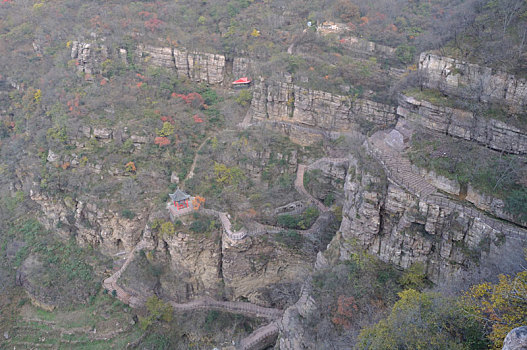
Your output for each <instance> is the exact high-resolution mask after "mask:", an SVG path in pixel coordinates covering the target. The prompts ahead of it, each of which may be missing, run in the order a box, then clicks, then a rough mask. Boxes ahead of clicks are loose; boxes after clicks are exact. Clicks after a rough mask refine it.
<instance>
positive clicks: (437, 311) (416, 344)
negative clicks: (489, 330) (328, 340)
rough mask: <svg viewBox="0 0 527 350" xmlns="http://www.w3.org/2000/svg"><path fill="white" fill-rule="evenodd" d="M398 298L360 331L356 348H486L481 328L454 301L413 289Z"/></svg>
mask: <svg viewBox="0 0 527 350" xmlns="http://www.w3.org/2000/svg"><path fill="white" fill-rule="evenodd" d="M399 297H400V300H399V301H398V302H396V303H395V305H394V306H393V308H392V311H391V313H390V315H389V316H388V317H387V318H386V319H384V320H381V321H380V322H379V323H377V324H376V325H374V326H372V327H369V328H366V329H363V330H362V331H361V333H360V336H359V341H358V342H357V344H356V346H355V349H356V350H366V349H368V350H370V349H371V350H377V349H378V350H399V349H437V350H443V349H452V350H456V349H459V350H465V349H481V350H483V349H487V343H486V340H485V337H484V335H483V332H482V329H481V328H480V326H479V325H478V324H477V322H476V320H474V319H473V318H471V317H470V316H468V315H467V314H465V313H464V311H463V310H462V308H461V307H459V305H457V303H456V302H455V301H453V300H449V299H447V298H445V297H442V296H441V295H440V294H437V293H420V292H417V291H415V290H413V289H408V290H405V291H403V292H401V293H399Z"/></svg>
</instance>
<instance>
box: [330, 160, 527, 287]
mask: <svg viewBox="0 0 527 350" xmlns="http://www.w3.org/2000/svg"><path fill="white" fill-rule="evenodd" d="M344 189H345V195H346V200H345V204H344V208H343V220H342V224H341V227H340V234H341V238H340V242H339V244H340V258H341V259H344V260H345V259H347V258H348V257H349V255H350V252H351V251H352V250H353V246H354V244H358V245H359V246H360V247H362V248H364V249H366V250H368V251H369V252H370V253H372V254H374V255H377V256H378V257H379V258H380V259H381V260H383V261H385V262H389V263H392V264H394V265H395V266H398V267H400V268H403V269H406V268H408V267H410V266H411V265H412V264H414V263H422V264H424V266H425V267H426V271H427V275H428V277H429V278H430V279H431V280H432V281H433V282H435V283H442V282H446V281H454V280H460V279H463V278H468V277H469V275H468V273H467V271H469V270H470V275H471V276H472V277H475V276H480V275H481V276H486V275H489V274H491V273H496V272H497V271H501V272H503V271H511V270H514V269H515V268H516V267H517V264H518V262H519V261H521V259H522V258H521V256H522V249H523V248H522V245H523V244H524V243H523V242H524V241H525V240H518V239H517V238H516V237H505V236H504V235H503V234H502V233H501V232H499V231H497V230H495V229H493V228H491V227H490V226H488V225H487V224H485V223H484V222H482V220H480V219H479V218H475V217H471V216H470V215H468V214H467V213H464V212H459V211H456V210H454V209H451V208H449V207H442V206H440V205H437V204H432V203H427V202H426V201H423V200H420V199H419V198H418V197H416V196H414V195H412V194H410V193H408V192H406V191H405V190H403V189H402V188H400V187H399V186H397V185H395V184H392V183H389V182H388V183H386V182H385V181H384V180H382V179H381V178H380V177H379V175H378V173H377V172H376V171H371V170H366V169H364V168H361V166H359V164H358V163H357V162H355V163H353V164H352V165H351V166H350V168H349V170H348V175H347V178H346V183H345V187H344Z"/></svg>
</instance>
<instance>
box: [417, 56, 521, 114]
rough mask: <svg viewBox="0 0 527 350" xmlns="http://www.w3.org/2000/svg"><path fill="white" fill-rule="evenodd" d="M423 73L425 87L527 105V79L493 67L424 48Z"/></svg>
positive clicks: (510, 104) (481, 98) (467, 96)
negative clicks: (433, 52)
mask: <svg viewBox="0 0 527 350" xmlns="http://www.w3.org/2000/svg"><path fill="white" fill-rule="evenodd" d="M419 74H420V76H421V78H422V84H423V86H424V87H426V88H429V89H437V90H440V91H441V92H443V93H445V94H446V95H449V96H456V97H461V98H469V99H477V100H480V101H482V102H496V103H505V104H507V105H509V106H516V107H520V108H519V110H521V107H522V106H525V105H527V81H526V80H525V79H519V78H516V77H515V76H514V75H511V74H507V73H505V72H500V71H495V70H493V69H492V68H489V67H484V66H479V65H477V64H470V63H467V62H463V61H460V60H456V59H454V58H450V57H443V56H438V55H434V54H431V53H426V52H424V53H422V54H421V56H420V57H419Z"/></svg>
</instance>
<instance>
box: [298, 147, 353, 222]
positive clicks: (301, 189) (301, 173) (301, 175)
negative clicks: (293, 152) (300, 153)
mask: <svg viewBox="0 0 527 350" xmlns="http://www.w3.org/2000/svg"><path fill="white" fill-rule="evenodd" d="M348 161H349V159H348V158H327V157H324V158H320V159H317V160H316V161H315V162H313V163H312V164H310V165H304V164H298V169H297V171H296V178H295V189H296V190H297V191H298V193H300V194H302V195H303V196H304V197H306V198H308V200H309V201H310V202H311V203H313V204H315V205H316V206H317V207H318V210H320V211H321V212H326V211H328V210H329V208H328V207H326V206H325V205H324V204H323V203H322V202H321V201H319V200H318V199H316V198H315V197H313V195H311V193H309V192H308V191H307V190H306V188H305V187H304V174H305V172H306V169H307V170H310V169H314V168H316V167H317V166H318V165H319V164H320V163H323V162H328V163H344V162H348Z"/></svg>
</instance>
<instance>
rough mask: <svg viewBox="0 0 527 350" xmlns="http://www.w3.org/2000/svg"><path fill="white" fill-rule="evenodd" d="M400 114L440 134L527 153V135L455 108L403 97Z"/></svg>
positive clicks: (400, 101)
mask: <svg viewBox="0 0 527 350" xmlns="http://www.w3.org/2000/svg"><path fill="white" fill-rule="evenodd" d="M397 114H398V115H399V116H401V117H403V118H405V119H407V120H408V121H410V122H413V123H417V124H420V125H422V126H424V127H425V128H427V129H429V130H433V131H438V132H440V133H443V134H446V135H450V136H454V137H458V138H462V139H465V140H469V141H475V142H478V143H480V144H482V145H485V146H487V147H490V148H492V149H495V150H498V151H505V152H509V153H516V154H526V153H527V132H526V131H524V130H520V129H518V128H516V127H514V126H512V125H509V124H506V123H504V122H502V121H499V120H496V119H489V118H485V117H481V116H477V115H475V114H474V113H472V112H468V111H464V110H461V109H456V108H449V107H440V106H435V105H433V104H431V103H429V102H427V101H423V100H417V99H415V98H413V97H410V96H404V95H401V96H400V98H399V106H398V107H397Z"/></svg>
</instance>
